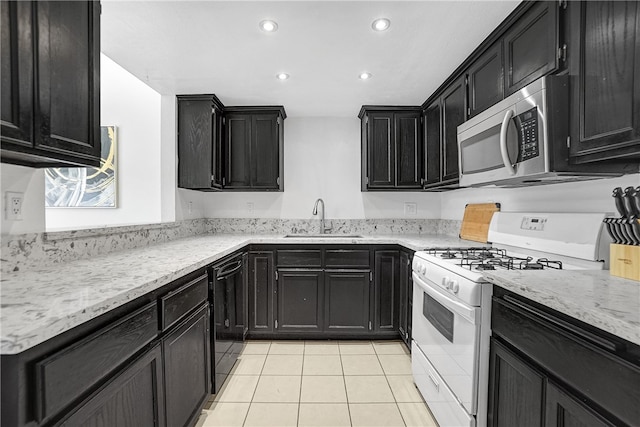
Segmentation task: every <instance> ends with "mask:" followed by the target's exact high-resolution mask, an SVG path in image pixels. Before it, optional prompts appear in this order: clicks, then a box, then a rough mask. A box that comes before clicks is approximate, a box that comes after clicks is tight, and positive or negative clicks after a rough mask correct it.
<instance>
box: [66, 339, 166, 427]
mask: <svg viewBox="0 0 640 427" xmlns="http://www.w3.org/2000/svg"><path fill="white" fill-rule="evenodd" d="M163 397H164V392H163V380H162V351H161V347H160V345H159V344H157V345H155V346H154V347H152V348H151V349H150V350H149V351H147V352H146V353H144V354H143V355H142V356H140V357H138V358H137V359H135V360H134V361H133V362H131V363H130V364H129V365H128V366H127V367H126V368H124V369H123V370H122V371H121V372H120V373H119V374H118V375H116V376H114V377H113V378H112V379H111V380H110V381H109V382H108V383H107V384H106V385H105V386H104V387H103V388H102V389H100V390H99V391H98V392H96V394H94V395H93V396H92V397H91V398H90V399H89V400H88V401H86V403H84V404H83V405H81V406H80V407H78V409H77V410H76V411H74V412H73V413H71V414H70V415H69V417H68V418H66V419H65V420H64V421H63V422H62V425H63V426H86V427H100V426H119V427H139V426H159V427H162V426H164V425H165V419H164V401H163Z"/></svg>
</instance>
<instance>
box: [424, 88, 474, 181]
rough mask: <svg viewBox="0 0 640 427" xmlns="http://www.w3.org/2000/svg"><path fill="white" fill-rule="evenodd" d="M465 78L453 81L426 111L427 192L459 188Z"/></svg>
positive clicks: (464, 111) (464, 109) (464, 106)
mask: <svg viewBox="0 0 640 427" xmlns="http://www.w3.org/2000/svg"><path fill="white" fill-rule="evenodd" d="M466 111H467V106H466V92H465V84H464V78H463V77H461V78H459V79H458V80H456V81H454V82H453V83H451V85H449V87H447V88H446V89H445V91H444V92H443V93H442V95H441V96H440V97H439V98H437V99H436V100H434V101H433V102H432V103H431V104H430V105H429V106H427V108H426V109H425V112H424V117H425V120H424V133H425V135H426V138H425V160H424V163H425V165H426V170H425V177H426V178H425V181H424V188H425V189H428V190H446V189H453V188H457V186H458V185H457V184H458V180H459V177H458V170H459V169H458V126H459V125H461V124H462V123H463V122H464V121H465V120H466V118H467V117H466V114H465V113H466Z"/></svg>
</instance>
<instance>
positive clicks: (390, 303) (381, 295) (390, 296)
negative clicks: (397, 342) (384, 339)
mask: <svg viewBox="0 0 640 427" xmlns="http://www.w3.org/2000/svg"><path fill="white" fill-rule="evenodd" d="M399 256H400V253H399V251H397V250H380V251H375V255H374V259H375V261H374V263H375V265H374V281H375V282H374V288H375V294H374V304H373V307H374V310H375V315H374V323H373V330H374V331H376V332H394V331H397V330H398V312H399V309H400V295H399V286H398V285H399V283H398V278H399V271H398V263H399Z"/></svg>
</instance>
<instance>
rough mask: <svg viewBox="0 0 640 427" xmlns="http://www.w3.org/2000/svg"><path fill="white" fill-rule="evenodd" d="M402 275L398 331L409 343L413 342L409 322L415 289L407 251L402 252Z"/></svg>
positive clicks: (400, 278)
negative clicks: (413, 288) (412, 284)
mask: <svg viewBox="0 0 640 427" xmlns="http://www.w3.org/2000/svg"><path fill="white" fill-rule="evenodd" d="M399 268H400V277H399V288H400V289H399V295H400V308H399V310H400V311H399V324H398V331H399V332H400V336H401V337H402V339H403V340H404V342H405V343H406V344H407V345H410V344H411V337H410V336H409V323H410V322H411V306H410V305H409V303H410V300H411V298H413V290H412V289H411V286H410V282H411V255H410V254H408V253H407V252H404V251H403V252H400V265H399Z"/></svg>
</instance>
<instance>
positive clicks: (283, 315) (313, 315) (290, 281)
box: [276, 269, 324, 332]
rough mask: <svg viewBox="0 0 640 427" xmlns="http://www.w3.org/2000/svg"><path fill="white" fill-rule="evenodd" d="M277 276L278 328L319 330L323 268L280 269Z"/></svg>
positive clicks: (320, 325) (322, 322)
mask: <svg viewBox="0 0 640 427" xmlns="http://www.w3.org/2000/svg"><path fill="white" fill-rule="evenodd" d="M276 277H277V290H276V294H277V295H278V316H277V323H276V324H277V326H276V327H277V329H278V331H280V332H321V331H322V327H323V324H324V320H323V317H324V311H323V307H324V281H323V272H322V270H307V269H304V270H302V269H301V270H296V269H279V270H278V273H277V275H276Z"/></svg>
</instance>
